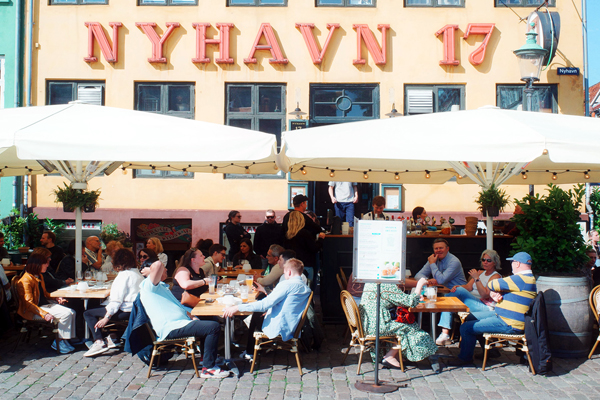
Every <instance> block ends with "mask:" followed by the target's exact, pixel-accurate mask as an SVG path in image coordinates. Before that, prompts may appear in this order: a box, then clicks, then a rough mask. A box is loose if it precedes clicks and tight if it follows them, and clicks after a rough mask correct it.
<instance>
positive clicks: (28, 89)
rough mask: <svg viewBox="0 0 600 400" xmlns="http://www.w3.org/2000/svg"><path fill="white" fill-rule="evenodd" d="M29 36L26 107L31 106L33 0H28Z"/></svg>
mask: <svg viewBox="0 0 600 400" xmlns="http://www.w3.org/2000/svg"><path fill="white" fill-rule="evenodd" d="M28 8H29V37H28V38H27V107H31V106H32V103H31V67H32V65H33V60H32V57H33V0H29V6H28Z"/></svg>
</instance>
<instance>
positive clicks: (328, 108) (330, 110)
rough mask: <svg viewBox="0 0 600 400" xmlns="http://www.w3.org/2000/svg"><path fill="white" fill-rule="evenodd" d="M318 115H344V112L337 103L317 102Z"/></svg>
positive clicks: (316, 112) (316, 113)
mask: <svg viewBox="0 0 600 400" xmlns="http://www.w3.org/2000/svg"><path fill="white" fill-rule="evenodd" d="M315 116H316V117H343V116H344V112H343V111H341V110H338V108H337V107H336V106H335V105H330V104H315Z"/></svg>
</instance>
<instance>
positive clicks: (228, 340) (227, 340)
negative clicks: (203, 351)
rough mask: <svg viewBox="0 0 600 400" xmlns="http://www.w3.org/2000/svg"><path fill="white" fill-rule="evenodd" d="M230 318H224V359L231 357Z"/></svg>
mask: <svg viewBox="0 0 600 400" xmlns="http://www.w3.org/2000/svg"><path fill="white" fill-rule="evenodd" d="M231 326H232V324H231V318H230V317H227V318H225V359H226V360H229V359H231Z"/></svg>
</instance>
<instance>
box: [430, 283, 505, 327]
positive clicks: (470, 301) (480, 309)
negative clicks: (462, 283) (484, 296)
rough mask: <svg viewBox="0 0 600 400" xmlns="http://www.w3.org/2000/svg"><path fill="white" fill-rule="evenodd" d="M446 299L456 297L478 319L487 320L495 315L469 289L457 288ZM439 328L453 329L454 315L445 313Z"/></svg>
mask: <svg viewBox="0 0 600 400" xmlns="http://www.w3.org/2000/svg"><path fill="white" fill-rule="evenodd" d="M446 297H456V298H457V299H459V300H460V301H462V302H463V303H465V305H466V306H467V307H469V311H470V312H471V314H473V315H475V317H477V318H478V319H482V318H485V317H486V316H488V317H489V316H491V315H495V314H494V312H493V311H491V310H490V309H489V307H488V306H486V305H485V304H483V302H482V301H481V300H480V299H478V298H477V297H475V296H473V295H472V294H471V292H469V291H468V290H467V289H465V288H462V287H459V288H456V291H455V292H454V293H448V294H447V295H446ZM438 326H441V327H442V328H447V329H452V313H449V312H443V313H442V315H441V317H440V323H439V324H438Z"/></svg>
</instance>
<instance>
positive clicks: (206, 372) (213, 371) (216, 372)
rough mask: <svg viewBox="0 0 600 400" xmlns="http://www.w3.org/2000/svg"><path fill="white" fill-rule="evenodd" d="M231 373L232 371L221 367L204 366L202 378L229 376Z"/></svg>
mask: <svg viewBox="0 0 600 400" xmlns="http://www.w3.org/2000/svg"><path fill="white" fill-rule="evenodd" d="M229 375H231V372H230V371H224V370H222V369H221V368H219V367H213V368H210V369H209V368H202V372H201V373H200V378H227V377H228V376H229Z"/></svg>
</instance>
